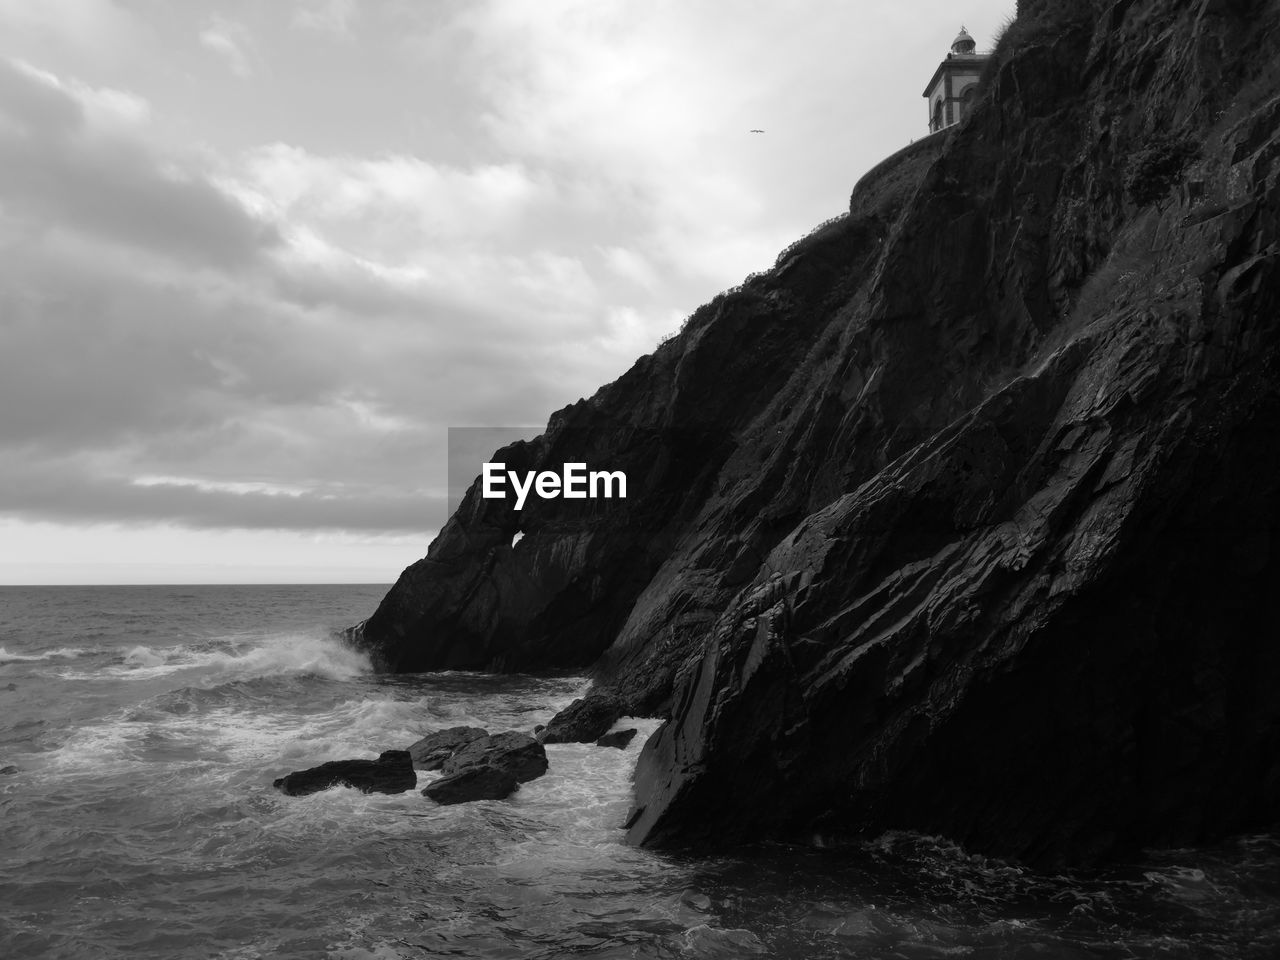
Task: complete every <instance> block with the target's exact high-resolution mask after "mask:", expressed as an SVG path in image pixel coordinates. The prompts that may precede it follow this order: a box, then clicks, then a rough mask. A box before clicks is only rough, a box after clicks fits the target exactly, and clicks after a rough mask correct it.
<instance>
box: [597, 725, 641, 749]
mask: <svg viewBox="0 0 1280 960" xmlns="http://www.w3.org/2000/svg"><path fill="white" fill-rule="evenodd" d="M639 732H640V731H639V730H637V729H635V728H634V727H632V728H631V729H629V730H615V731H614V732H613V733H606V734H605V735H604V736H603V737H601V738H600V739H599V740H597V741H596V746H597V747H617V748H618V749H619V750H625V749H626V747H627V744H629V743H630V742H631V741H632V740H634V739H635V738H636V734H637V733H639Z"/></svg>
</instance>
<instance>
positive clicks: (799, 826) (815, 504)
mask: <svg viewBox="0 0 1280 960" xmlns="http://www.w3.org/2000/svg"><path fill="white" fill-rule="evenodd" d="M1023 6H1024V7H1026V9H1024V10H1022V12H1021V16H1020V19H1019V21H1018V22H1017V23H1015V24H1014V26H1013V27H1011V28H1010V31H1009V34H1008V35H1007V36H1006V38H1005V40H1004V41H1003V42H1002V45H1001V49H1000V51H999V53H998V55H997V57H996V58H995V61H994V63H993V65H992V68H991V71H990V73H991V75H990V77H989V78H988V81H987V84H986V92H985V94H984V99H983V102H982V103H981V104H980V106H979V108H978V109H977V110H976V112H975V113H974V115H973V116H972V117H971V118H970V119H969V120H967V121H966V122H965V123H964V124H963V125H962V126H961V127H960V128H958V129H956V130H954V131H953V132H950V133H948V134H947V135H946V136H945V137H943V138H940V139H939V140H937V141H935V142H931V143H929V144H926V145H925V146H923V147H922V148H920V149H919V150H917V151H914V152H909V153H908V154H906V155H905V156H904V157H903V158H902V159H901V160H900V161H899V162H897V163H896V164H892V165H889V166H888V168H881V169H878V170H877V172H876V175H875V177H874V178H869V179H868V180H867V181H864V182H863V183H861V184H859V186H858V188H857V189H856V190H855V192H854V195H853V197H852V199H851V206H850V214H849V216H848V217H847V218H844V219H843V220H841V221H838V222H836V223H834V224H831V225H829V226H827V227H826V228H824V229H823V230H821V231H819V232H817V233H816V234H814V235H813V236H811V237H810V238H808V239H807V240H805V241H804V242H802V243H801V244H799V245H798V246H797V247H796V248H794V249H792V250H790V251H788V252H787V253H786V254H784V256H783V257H782V258H780V262H779V264H778V266H777V268H776V269H774V270H773V271H771V272H770V273H769V274H766V275H764V276H761V277H757V278H753V279H752V280H751V281H749V282H748V283H747V284H745V285H744V287H743V288H741V289H740V290H738V291H736V292H733V293H731V294H728V295H725V296H722V297H720V298H717V300H715V301H713V302H712V303H711V304H709V305H707V306H705V307H703V308H701V309H699V310H698V311H697V312H696V313H695V314H694V315H693V317H692V318H691V319H690V321H689V323H688V325H687V327H686V329H685V330H684V331H683V332H682V333H681V334H680V336H678V337H677V338H675V339H674V340H672V341H670V342H668V343H667V344H665V345H663V346H662V347H661V348H659V350H658V351H656V352H655V353H654V354H653V355H652V356H649V357H645V358H642V359H641V360H640V361H638V362H637V364H636V365H635V367H633V368H632V370H631V371H630V372H628V373H627V374H626V375H625V376H624V377H622V378H621V379H620V380H618V381H617V382H615V383H613V384H611V385H609V386H607V387H605V388H603V389H602V390H601V391H600V392H599V393H598V394H596V396H594V397H592V398H591V399H590V400H587V401H580V402H579V403H577V404H574V405H573V406H571V407H568V408H566V409H565V410H562V411H560V412H559V413H558V414H556V415H555V416H554V417H553V418H552V422H551V424H550V425H549V427H548V430H547V432H546V434H544V436H543V437H541V438H539V439H538V440H537V441H534V442H533V443H530V444H522V445H518V446H517V447H515V448H509V449H508V450H507V451H504V452H503V454H502V455H501V456H496V457H495V459H502V460H506V461H507V462H508V463H509V464H514V465H517V466H518V468H519V469H530V468H547V469H558V466H559V464H560V463H561V462H563V460H565V459H566V458H571V459H585V460H586V461H587V462H589V463H591V464H592V465H593V466H594V465H596V464H600V465H601V466H607V467H608V468H609V469H622V470H625V471H627V474H628V478H629V499H628V500H627V501H625V502H623V503H621V504H620V503H618V502H613V503H612V504H610V505H608V506H605V507H600V506H599V505H597V506H596V508H594V509H593V510H585V509H581V508H579V509H578V510H577V512H575V511H574V510H571V509H569V507H567V506H566V504H565V501H562V500H556V501H536V502H531V503H530V504H529V505H527V506H526V508H525V510H524V511H523V512H522V513H520V514H517V513H515V512H514V511H512V510H511V509H510V507H509V506H508V505H507V504H506V502H504V501H486V500H481V499H480V498H479V497H478V496H477V495H476V494H477V491H476V490H474V489H473V491H472V492H471V494H469V495H468V497H467V499H466V500H465V501H464V503H463V505H462V506H461V508H460V509H459V510H458V512H457V513H456V514H455V515H454V517H453V518H451V520H450V521H449V523H448V525H447V526H446V527H445V529H444V530H443V531H442V533H441V535H440V537H439V538H438V539H437V540H436V541H435V542H434V543H433V544H432V546H431V548H430V551H429V553H428V556H427V558H426V559H424V560H422V561H420V562H419V563H417V564H415V565H414V566H413V567H410V568H409V569H408V570H407V571H405V573H404V575H403V576H402V577H401V579H400V581H399V582H398V583H397V584H396V586H395V587H394V588H393V590H392V591H391V593H390V594H388V596H387V598H386V599H385V600H384V602H383V603H382V605H381V606H380V607H379V609H378V611H377V612H376V613H375V614H374V616H373V617H371V618H370V620H368V621H367V622H366V624H364V625H363V626H362V628H359V629H358V631H357V634H358V636H359V638H360V639H362V641H363V642H364V643H365V644H366V645H368V646H369V647H370V648H371V649H373V650H374V651H375V652H376V653H378V655H379V656H380V657H382V658H383V660H384V662H385V663H387V664H388V665H390V666H392V667H395V668H399V669H434V668H446V667H454V668H479V669H535V668H538V669H540V668H556V667H565V668H568V667H573V668H580V667H588V666H590V667H591V668H592V669H593V670H594V671H595V673H596V675H597V676H598V677H599V678H600V679H601V680H602V681H607V682H609V683H610V684H612V685H614V686H615V687H616V688H617V689H618V690H619V691H620V692H621V694H622V695H623V696H624V697H625V698H627V699H628V700H629V701H630V702H631V704H632V706H633V708H634V709H636V710H660V711H664V712H665V713H667V714H668V715H669V716H670V720H669V722H668V723H666V724H665V725H664V726H663V727H662V728H661V729H660V730H659V731H658V733H657V734H655V736H654V738H653V739H652V740H651V741H650V743H648V744H647V745H646V747H645V750H644V752H643V754H642V758H641V762H640V768H639V769H638V771H637V781H636V806H635V810H634V811H633V815H632V818H631V822H630V832H631V837H632V839H633V840H635V841H637V842H648V843H686V842H697V841H714V842H721V841H731V840H734V839H738V838H743V837H756V836H759V834H760V833H761V831H762V830H763V829H765V827H764V825H765V824H768V825H769V828H768V829H769V830H771V831H773V832H776V833H780V834H783V835H786V836H793V837H804V838H810V837H812V836H813V835H814V834H819V835H824V836H841V835H848V834H852V833H857V832H861V831H866V830H881V829H884V828H889V827H905V828H914V829H920V830H925V831H930V832H939V833H944V834H947V835H949V836H951V837H953V838H954V839H956V840H959V841H961V842H964V843H966V844H968V845H969V846H970V847H971V848H972V849H975V850H982V851H987V852H994V853H998V854H1004V855H1012V856H1017V857H1021V858H1024V859H1027V860H1031V861H1035V862H1039V863H1056V862H1062V861H1073V862H1080V861H1086V860H1090V859H1094V858H1097V857H1100V856H1104V855H1107V854H1109V853H1112V852H1114V851H1116V850H1118V849H1121V848H1123V847H1125V846H1128V845H1132V844H1138V843H1185V842H1195V841H1198V840H1203V839H1207V838H1210V837H1213V836H1216V835H1219V834H1221V833H1223V832H1225V831H1229V830H1233V829H1241V828H1245V827H1249V826H1254V825H1258V824H1264V823H1269V822H1273V821H1274V820H1276V819H1277V818H1280V696H1276V695H1275V690H1276V689H1277V687H1278V685H1280V630H1278V629H1277V627H1276V623H1277V622H1278V620H1280V352H1278V351H1280V317H1278V316H1277V309H1278V308H1280V302H1278V300H1280V297H1278V294H1277V291H1280V277H1278V276H1277V272H1278V271H1277V262H1278V258H1280V230H1278V228H1280V224H1278V223H1277V220H1278V219H1280V187H1278V185H1277V182H1278V179H1280V68H1277V67H1276V66H1275V64H1277V63H1280V36H1278V34H1280V3H1277V2H1276V0H1257V2H1251V0H1237V2H1231V0H1199V2H1174V0H1120V2H1116V3H1112V4H1106V5H1102V6H1101V7H1096V8H1095V7H1094V6H1092V5H1090V4H1088V3H1083V2H1082V3H1079V4H1074V5H1072V4H1067V5H1063V4H1041V5H1036V4H1029V3H1028V4H1024V5H1023ZM570 455H572V456H570ZM517 530H519V531H521V532H524V533H525V534H526V536H525V537H524V539H523V540H522V541H521V542H520V543H519V545H518V546H516V547H515V548H514V549H513V548H512V547H510V546H508V544H509V543H510V542H511V539H512V536H513V535H514V533H515V532H516V531H517Z"/></svg>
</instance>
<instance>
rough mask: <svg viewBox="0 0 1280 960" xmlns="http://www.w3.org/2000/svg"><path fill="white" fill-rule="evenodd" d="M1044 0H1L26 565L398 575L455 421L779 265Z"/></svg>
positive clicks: (8, 525) (4, 323)
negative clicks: (193, 560) (250, 567)
mask: <svg viewBox="0 0 1280 960" xmlns="http://www.w3.org/2000/svg"><path fill="white" fill-rule="evenodd" d="M1011 7H1012V2H1011V0H1010V2H1002V3H994V2H990V0H973V2H972V3H971V4H970V6H969V7H968V8H965V9H964V10H963V11H959V10H958V9H957V8H956V7H955V6H954V5H952V4H946V3H942V2H938V0H920V2H906V3H894V4H888V3H885V4H879V3H871V4H851V3H848V2H847V0H812V2H810V3H807V4H804V5H801V6H797V5H795V4H783V3H781V2H778V3H763V2H759V3H741V4H733V5H728V4H723V3H712V2H709V0H684V2H678V3H677V2H667V0H651V2H646V3H639V2H631V0H538V2H536V3H532V2H528V0H467V2H443V3H432V4H417V3H402V2H393V0H387V2H369V3H357V2H355V0H305V2H301V0H300V2H295V3H284V2H281V3H278V4H277V3H272V4H262V3H250V2H248V0H245V2H227V3H208V4H196V3H190V4H187V3H184V4H173V3H167V2H162V0H119V2H111V0H42V2H41V3H39V4H32V3H27V2H22V0H0V37H3V40H2V41H0V44H3V45H2V46H0V256H2V257H3V262H4V265H5V268H4V269H3V270H2V271H0V521H2V523H3V528H2V529H3V535H4V539H3V542H0V582H5V581H6V580H7V581H8V582H20V581H22V580H23V579H24V578H26V577H27V575H26V574H25V573H24V572H23V569H24V568H23V564H24V558H25V557H26V556H28V555H34V553H35V552H36V551H35V548H34V546H33V544H35V543H36V541H40V542H41V543H43V544H46V545H47V543H48V542H49V541H50V538H51V537H55V539H56V537H64V539H65V542H66V543H69V544H70V543H75V542H77V540H78V538H82V539H83V540H84V542H86V543H88V542H90V541H91V540H92V541H93V542H95V543H97V544H99V545H102V544H104V543H105V544H108V545H110V544H116V545H117V546H118V557H119V562H120V563H122V564H138V563H150V564H153V565H154V564H162V563H163V562H164V557H161V556H156V555H154V554H153V552H148V551H154V550H155V549H157V547H156V544H157V543H160V542H161V541H159V540H157V539H156V538H155V537H151V536H150V535H149V534H147V531H148V530H157V529H164V530H168V531H177V532H178V533H179V534H181V533H182V532H184V531H185V534H186V535H187V537H188V540H187V541H186V542H189V543H190V544H191V548H192V550H193V551H199V550H200V549H202V547H201V546H200V544H201V543H203V542H204V541H202V540H201V537H202V536H205V534H203V533H202V531H217V532H218V537H219V538H220V539H219V540H218V543H219V548H218V549H219V550H220V551H222V554H221V555H225V553H226V549H227V547H226V545H227V543H228V542H229V541H228V540H227V539H226V538H227V537H239V538H241V539H240V541H239V542H240V543H241V544H242V546H243V550H244V551H245V553H246V554H254V555H255V557H254V560H253V562H254V563H256V564H259V565H261V564H262V563H264V562H268V561H264V560H263V557H266V556H268V554H269V553H270V549H274V548H273V547H270V546H269V545H270V544H275V545H276V546H279V545H281V544H286V543H289V544H303V543H308V542H311V543H314V542H318V540H317V538H325V537H331V536H333V535H335V534H341V536H342V537H345V538H348V540H353V539H354V540H355V541H359V542H361V543H365V544H366V545H368V544H373V545H377V544H379V543H381V544H384V545H385V547H386V549H385V551H384V552H382V553H378V551H377V550H374V549H372V548H371V549H370V550H366V551H363V552H362V553H361V562H362V563H364V564H365V568H364V569H367V571H368V573H367V575H368V576H369V577H371V578H373V579H390V578H391V577H393V576H394V575H395V574H396V573H397V572H398V570H399V569H400V568H401V567H403V566H405V565H407V564H408V563H410V562H412V560H414V559H415V558H416V557H418V556H421V555H422V553H424V552H425V548H426V544H427V541H428V539H429V536H430V535H431V534H432V532H433V531H434V530H435V529H436V528H437V527H438V525H439V523H440V522H442V520H443V506H442V505H443V503H444V497H445V471H444V450H445V443H446V428H447V427H448V426H503V425H509V424H521V423H541V422H544V421H545V420H546V417H547V415H548V414H549V413H550V412H551V411H552V410H554V409H556V408H558V407H560V406H563V405H564V404H566V403H570V402H572V401H574V400H576V399H578V398H579V397H580V396H584V395H590V394H591V393H592V392H594V390H595V389H596V388H597V387H598V386H599V385H600V384H601V383H603V382H606V381H607V380H610V379H612V378H613V377H615V376H617V375H618V374H620V373H621V372H622V371H623V370H625V369H626V367H627V366H629V364H630V363H631V362H632V361H633V360H634V359H635V358H636V357H637V356H639V355H640V354H642V353H645V352H648V351H649V350H651V349H652V348H653V346H654V345H655V344H656V342H657V341H658V339H659V338H660V337H661V336H663V335H664V334H666V333H668V332H670V331H671V330H672V329H674V328H675V327H676V326H678V324H679V322H680V320H681V319H682V318H683V317H684V316H686V315H687V314H689V313H690V312H692V310H693V309H694V308H695V307H696V306H697V305H698V304H699V303H701V302H703V301H705V300H706V299H708V298H709V297H710V296H712V295H714V294H715V293H716V292H717V291H719V290H721V289H724V288H726V287H729V286H732V285H734V284H736V283H738V282H739V281H740V280H741V279H742V278H743V276H744V275H745V274H747V273H748V272H750V271H753V270H759V269H763V268H766V267H768V266H769V265H770V264H771V262H772V260H773V257H774V256H775V255H776V253H777V252H778V251H779V250H780V249H781V248H782V247H784V246H785V245H786V244H788V243H789V242H791V241H792V240H794V239H796V238H797V237H798V236H800V235H801V234H802V233H804V232H805V231H806V230H808V229H809V228H811V227H812V226H814V225H815V224H816V223H818V222H819V221H821V220H823V219H825V218H827V217H830V216H832V215H834V214H836V213H839V212H840V211H841V210H842V209H843V208H844V207H845V205H846V204H847V196H848V191H849V189H850V188H851V186H852V184H853V182H854V180H856V179H857V176H858V175H859V174H860V173H861V172H862V171H864V170H865V169H866V168H868V167H869V166H871V165H872V164H873V163H875V162H876V161H877V160H878V159H880V158H881V157H882V156H883V155H885V154H887V153H889V152H891V151H892V150H894V149H896V148H897V147H899V146H901V145H902V144H904V143H905V142H907V140H909V139H910V138H912V137H915V136H919V135H921V134H923V133H924V132H925V126H924V122H925V121H924V116H925V111H924V107H923V106H922V100H921V98H920V96H919V94H920V88H922V87H923V84H924V82H925V81H926V80H927V79H928V76H929V74H930V73H931V72H932V70H933V67H934V66H936V61H937V59H938V58H939V57H940V56H941V55H942V54H943V53H944V52H945V50H946V48H947V46H948V44H949V43H950V40H951V38H952V36H953V35H954V33H955V31H956V30H957V29H958V28H959V26H960V23H959V22H958V17H960V16H962V17H963V18H966V23H967V25H968V26H969V29H970V30H971V32H973V33H974V34H975V35H976V36H977V37H978V38H979V41H980V42H984V41H985V40H986V38H988V37H989V36H990V35H991V34H992V33H993V32H994V31H995V30H996V28H997V27H998V26H999V23H1000V22H1001V21H1002V20H1003V19H1004V18H1005V17H1006V16H1007V15H1008V13H1009V12H1010V11H1011ZM752 128H764V129H765V130H766V133H765V134H764V135H759V134H754V135H753V134H750V133H748V131H749V130H750V129H752ZM50 531H55V532H57V531H60V532H57V533H56V535H55V534H54V533H51V532H50ZM59 542H62V541H59ZM174 542H175V540H174V538H173V537H171V536H167V537H166V538H165V539H164V540H163V543H164V544H165V546H164V549H166V550H168V549H172V544H173V543H174ZM334 549H341V548H340V547H335V548H334ZM286 553H287V554H288V557H287V558H286ZM86 556H87V555H86ZM95 556H97V554H95ZM280 556H281V557H282V558H283V559H281V560H280V564H279V566H278V569H277V574H278V576H277V577H276V578H277V579H282V580H287V579H290V575H289V570H288V568H289V566H290V564H294V563H295V559H292V558H296V551H293V550H292V548H290V550H288V551H285V552H282V553H281V554H280ZM180 559H181V558H175V560H174V562H175V563H177V562H180ZM73 561H74V562H73ZM246 562H248V561H246ZM325 562H326V561H325V560H324V559H323V558H313V565H315V566H318V567H319V568H323V567H324V565H325ZM68 563H69V566H68V569H72V567H74V569H75V571H76V572H75V574H74V576H75V577H77V578H81V579H83V578H85V577H89V578H91V579H92V578H93V577H94V575H93V573H92V572H90V573H86V572H85V570H86V569H92V563H90V561H89V560H86V559H85V558H77V557H69V558H68ZM93 563H99V566H101V563H100V561H98V560H94V561H93ZM86 565H88V566H86ZM268 565H269V563H268ZM331 567H332V569H333V570H335V571H338V570H341V571H342V576H343V577H347V576H350V575H352V574H351V563H350V556H347V557H345V558H344V557H341V556H336V555H335V556H334V557H333V558H332V562H331ZM101 573H102V576H101V579H104V580H105V579H112V576H111V575H110V572H109V571H107V570H106V568H105V567H103V568H102V570H101ZM68 575H69V576H70V574H68ZM40 576H41V577H43V578H49V577H53V576H56V573H54V574H51V573H49V570H48V569H47V568H42V572H41V574H40ZM264 576H267V575H266V574H264ZM308 576H311V574H308ZM268 578H270V577H269V576H268Z"/></svg>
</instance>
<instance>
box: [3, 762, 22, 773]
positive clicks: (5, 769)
mask: <svg viewBox="0 0 1280 960" xmlns="http://www.w3.org/2000/svg"><path fill="white" fill-rule="evenodd" d="M21 772H22V771H21V770H20V769H18V768H17V767H15V766H14V765H13V764H9V765H8V766H4V767H0V776H9V775H10V774H14V773H21Z"/></svg>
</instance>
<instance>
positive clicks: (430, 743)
mask: <svg viewBox="0 0 1280 960" xmlns="http://www.w3.org/2000/svg"><path fill="white" fill-rule="evenodd" d="M488 735H489V731H488V730H485V729H483V728H481V727H449V728H448V729H446V730H437V731H436V732H435V733H429V734H427V735H426V736H425V737H423V738H422V739H421V740H419V741H418V742H417V743H415V744H413V745H412V746H410V747H409V754H410V756H412V757H413V766H414V768H415V769H417V770H439V769H440V768H441V767H442V766H444V762H445V761H446V760H448V759H449V758H450V757H451V756H453V755H454V754H455V753H457V752H458V751H459V750H460V749H462V748H463V747H465V746H466V745H467V744H468V743H470V742H471V741H472V740H479V739H480V738H481V737H487V736H488Z"/></svg>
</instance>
